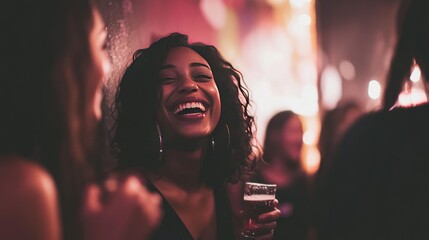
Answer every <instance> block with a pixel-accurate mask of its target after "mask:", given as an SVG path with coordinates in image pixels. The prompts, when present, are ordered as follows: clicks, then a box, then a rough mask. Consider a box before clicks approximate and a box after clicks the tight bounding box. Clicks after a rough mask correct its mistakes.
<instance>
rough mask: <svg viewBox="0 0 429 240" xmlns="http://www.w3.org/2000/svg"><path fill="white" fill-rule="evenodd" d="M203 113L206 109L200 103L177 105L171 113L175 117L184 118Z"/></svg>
mask: <svg viewBox="0 0 429 240" xmlns="http://www.w3.org/2000/svg"><path fill="white" fill-rule="evenodd" d="M205 111H206V107H205V106H204V105H203V104H202V103H201V102H188V103H181V104H179V105H178V106H177V107H176V109H175V110H174V111H173V112H174V114H176V115H180V116H184V115H194V114H203V113H204V112H205Z"/></svg>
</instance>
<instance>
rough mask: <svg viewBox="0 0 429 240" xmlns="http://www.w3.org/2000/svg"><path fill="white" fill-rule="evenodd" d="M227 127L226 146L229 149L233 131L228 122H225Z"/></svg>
mask: <svg viewBox="0 0 429 240" xmlns="http://www.w3.org/2000/svg"><path fill="white" fill-rule="evenodd" d="M225 128H226V142H227V144H226V148H227V149H228V148H229V147H230V146H231V132H230V131H229V126H228V124H225Z"/></svg>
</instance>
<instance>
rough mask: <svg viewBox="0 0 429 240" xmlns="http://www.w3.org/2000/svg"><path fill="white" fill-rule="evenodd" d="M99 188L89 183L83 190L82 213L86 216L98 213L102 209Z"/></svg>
mask: <svg viewBox="0 0 429 240" xmlns="http://www.w3.org/2000/svg"><path fill="white" fill-rule="evenodd" d="M100 196H101V190H100V188H99V187H98V186H97V185H95V184H90V185H89V186H88V187H87V188H86V190H85V197H84V203H83V214H84V215H86V216H88V215H92V214H96V213H99V212H100V211H101V209H102V205H101V202H100Z"/></svg>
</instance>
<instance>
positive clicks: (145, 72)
mask: <svg viewBox="0 0 429 240" xmlns="http://www.w3.org/2000/svg"><path fill="white" fill-rule="evenodd" d="M175 47H187V48H190V49H192V50H194V51H195V52H197V53H198V54H199V55H201V56H202V57H203V58H204V59H205V60H206V61H207V62H208V64H209V65H210V67H211V69H212V72H213V75H214V79H215V82H216V85H217V87H218V89H219V93H220V98H221V108H222V112H221V116H220V120H219V123H218V125H217V127H216V128H215V130H214V131H213V133H212V137H213V138H214V139H215V148H214V150H213V149H211V148H208V149H207V151H206V154H205V161H204V163H203V170H202V171H203V172H202V177H203V178H204V179H203V180H204V181H205V182H206V183H208V184H210V185H215V184H221V183H224V182H225V181H229V182H234V181H236V180H239V179H240V178H241V177H242V176H245V175H246V173H248V172H249V170H251V169H252V168H253V165H254V161H255V160H256V159H258V156H257V155H256V154H254V153H253V145H252V141H253V137H254V130H255V124H254V117H253V116H252V115H251V114H250V113H249V105H250V100H249V92H248V90H247V89H246V87H245V84H244V82H243V80H242V74H241V73H240V72H239V71H238V70H237V69H235V68H234V67H233V66H232V64H231V63H229V62H228V61H226V60H225V59H224V58H223V57H222V56H221V54H220V53H219V51H218V50H217V49H216V48H215V47H214V46H211V45H206V44H203V43H189V42H188V36H187V35H184V34H180V33H172V34H170V35H168V36H166V37H163V38H160V39H159V40H157V41H155V42H154V43H152V44H151V45H150V46H149V47H148V48H145V49H140V50H137V51H136V52H135V53H134V55H133V61H132V63H131V64H130V65H129V66H128V68H127V69H126V70H125V73H124V75H123V77H122V79H121V81H120V83H119V85H118V89H117V92H116V97H115V102H114V103H113V118H114V119H115V123H114V125H113V127H112V129H111V131H110V133H111V135H112V143H111V149H112V151H113V153H114V154H115V155H116V157H117V159H118V166H119V169H131V168H133V169H140V170H143V169H145V170H155V169H157V168H160V167H161V166H162V164H163V161H160V159H159V147H160V146H159V139H158V133H157V129H156V124H157V120H156V109H157V107H158V106H159V102H160V101H159V96H158V92H159V89H160V83H161V81H160V78H159V71H160V70H161V66H162V65H163V63H164V61H165V59H166V58H167V55H168V53H169V51H170V50H171V49H172V48H175ZM228 134H229V135H230V136H228Z"/></svg>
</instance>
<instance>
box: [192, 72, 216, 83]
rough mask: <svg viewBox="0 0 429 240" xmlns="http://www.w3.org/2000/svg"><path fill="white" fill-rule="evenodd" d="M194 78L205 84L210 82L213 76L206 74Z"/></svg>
mask: <svg viewBox="0 0 429 240" xmlns="http://www.w3.org/2000/svg"><path fill="white" fill-rule="evenodd" d="M194 78H195V79H196V80H198V81H203V82H208V81H210V80H211V79H212V78H213V77H212V76H211V75H206V74H200V75H196V76H194Z"/></svg>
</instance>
